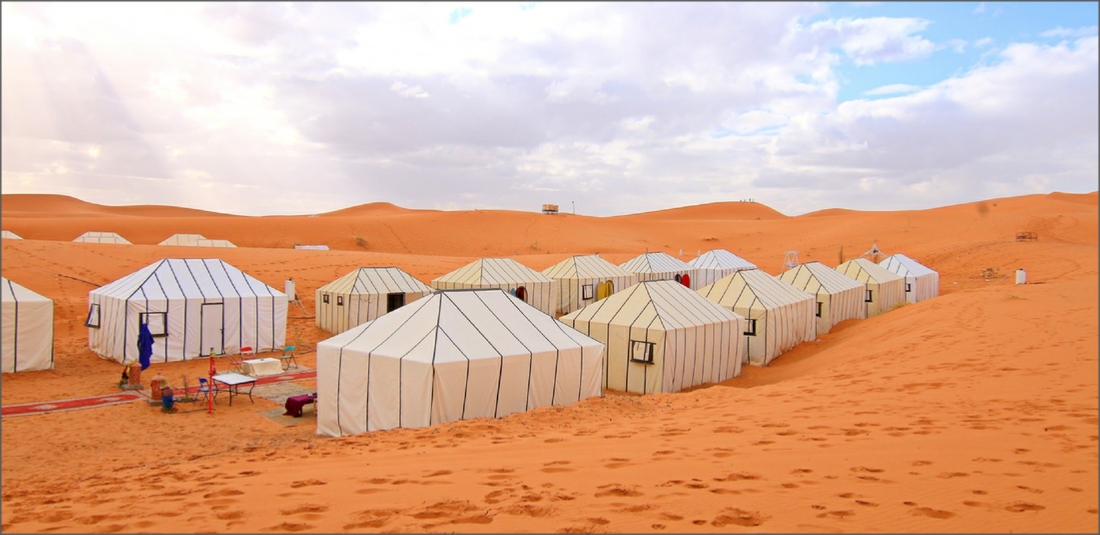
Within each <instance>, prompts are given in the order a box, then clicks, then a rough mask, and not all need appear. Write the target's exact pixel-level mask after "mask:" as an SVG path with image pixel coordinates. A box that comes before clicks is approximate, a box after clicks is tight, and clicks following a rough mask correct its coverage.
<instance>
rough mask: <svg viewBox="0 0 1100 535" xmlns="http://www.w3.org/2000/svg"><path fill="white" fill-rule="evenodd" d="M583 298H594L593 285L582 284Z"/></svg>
mask: <svg viewBox="0 0 1100 535" xmlns="http://www.w3.org/2000/svg"><path fill="white" fill-rule="evenodd" d="M581 299H592V285H591V284H585V285H584V286H581Z"/></svg>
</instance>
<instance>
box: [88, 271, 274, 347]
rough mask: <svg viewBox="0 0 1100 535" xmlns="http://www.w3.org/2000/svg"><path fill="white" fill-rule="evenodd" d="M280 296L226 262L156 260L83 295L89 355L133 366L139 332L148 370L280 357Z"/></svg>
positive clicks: (272, 289)
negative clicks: (201, 360)
mask: <svg viewBox="0 0 1100 535" xmlns="http://www.w3.org/2000/svg"><path fill="white" fill-rule="evenodd" d="M286 309H287V298H286V294H284V293H283V292H280V291H278V290H276V289H275V288H272V287H270V286H268V285H266V284H264V283H262V282H260V281H259V280H256V279H255V278H253V277H251V276H250V275H247V274H245V273H244V272H242V271H241V270H239V269H237V268H235V267H233V266H231V265H229V264H227V263H226V262H224V261H222V260H219V259H215V258H210V259H179V258H171V259H164V260H158V261H157V262H154V263H152V264H150V265H148V266H146V267H144V268H141V269H139V270H138V271H135V272H133V273H131V274H129V275H127V276H125V277H123V278H121V279H119V280H116V281H114V282H112V283H110V284H107V285H105V286H101V287H99V288H97V289H95V290H92V291H91V292H89V293H88V316H87V320H86V321H85V325H86V326H87V327H88V347H90V348H91V350H92V351H94V352H96V353H97V354H99V356H101V357H103V358H106V359H110V360H115V361H118V362H121V363H124V364H127V363H131V362H135V361H137V358H138V347H137V339H138V324H139V322H140V323H147V324H148V325H149V330H150V331H151V332H152V334H153V362H170V361H180V360H189V359H193V358H195V357H201V356H207V355H209V354H210V349H211V348H213V349H214V353H215V354H217V355H222V354H226V353H229V354H236V353H239V352H240V350H241V348H242V347H251V348H253V349H254V350H255V351H256V352H264V351H271V350H275V349H282V348H283V345H284V342H285V340H286Z"/></svg>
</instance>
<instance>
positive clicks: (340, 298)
mask: <svg viewBox="0 0 1100 535" xmlns="http://www.w3.org/2000/svg"><path fill="white" fill-rule="evenodd" d="M336 306H338V307H342V306H344V296H342V295H338V296H336Z"/></svg>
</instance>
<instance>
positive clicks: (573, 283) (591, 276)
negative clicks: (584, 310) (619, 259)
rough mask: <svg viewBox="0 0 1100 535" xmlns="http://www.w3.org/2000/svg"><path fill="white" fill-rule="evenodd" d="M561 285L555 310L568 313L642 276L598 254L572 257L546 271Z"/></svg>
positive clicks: (555, 302)
mask: <svg viewBox="0 0 1100 535" xmlns="http://www.w3.org/2000/svg"><path fill="white" fill-rule="evenodd" d="M542 274H543V275H546V276H547V277H550V278H551V279H554V280H555V281H557V283H558V291H557V293H556V294H555V296H556V297H555V299H554V308H555V311H556V314H557V315H559V316H560V315H562V314H568V313H570V312H572V311H574V310H579V309H580V308H581V307H584V306H585V305H590V304H592V303H595V302H596V301H599V300H600V299H603V298H605V297H607V296H609V295H611V294H614V293H615V292H617V291H620V290H625V289H626V288H628V287H630V286H633V285H635V284H637V283H638V276H637V275H635V274H633V273H631V272H629V271H626V270H624V269H623V268H621V267H619V266H616V265H615V264H612V263H611V262H608V261H607V260H604V259H602V258H600V257H599V256H597V255H588V256H571V257H569V258H566V259H565V260H562V261H561V262H558V263H557V264H555V265H553V266H550V267H548V268H546V269H544V270H543V271H542Z"/></svg>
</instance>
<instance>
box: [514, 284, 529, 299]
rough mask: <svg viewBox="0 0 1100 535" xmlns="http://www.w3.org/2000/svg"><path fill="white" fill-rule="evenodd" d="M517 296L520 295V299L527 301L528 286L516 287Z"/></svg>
mask: <svg viewBox="0 0 1100 535" xmlns="http://www.w3.org/2000/svg"><path fill="white" fill-rule="evenodd" d="M516 297H518V298H519V300H520V301H524V302H526V301H527V288H524V287H523V286H520V287H519V288H516Z"/></svg>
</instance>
